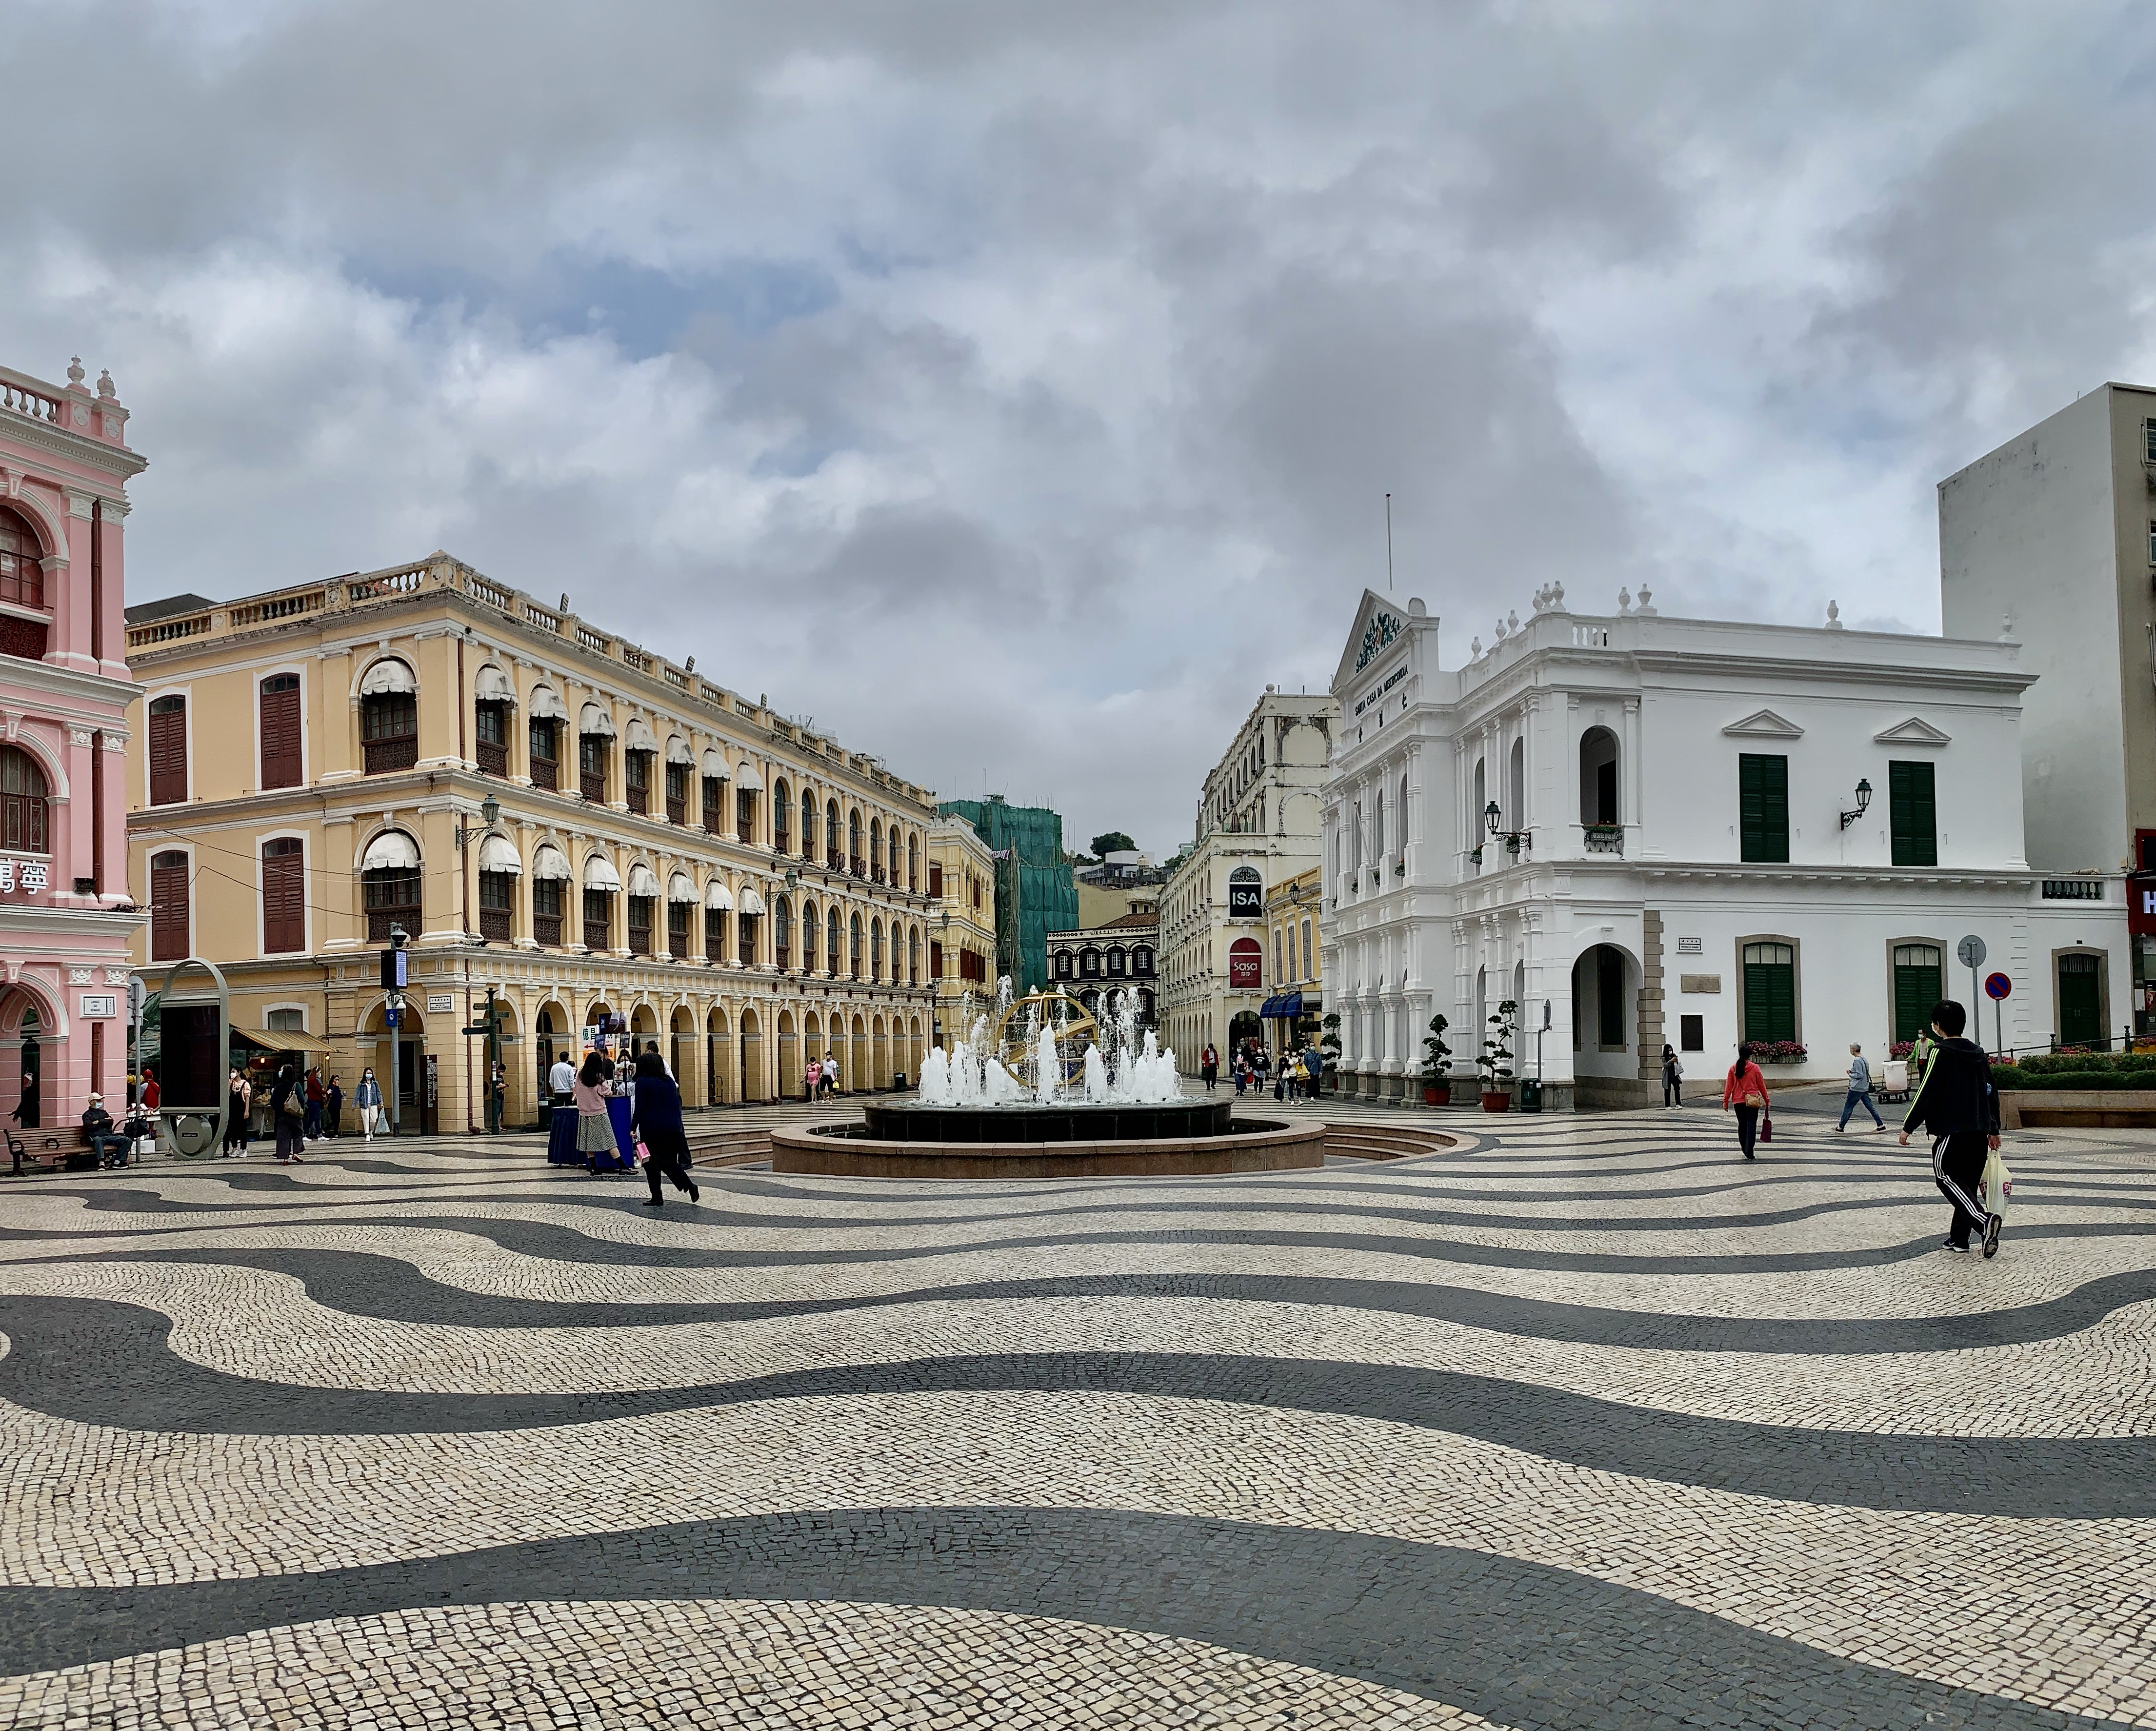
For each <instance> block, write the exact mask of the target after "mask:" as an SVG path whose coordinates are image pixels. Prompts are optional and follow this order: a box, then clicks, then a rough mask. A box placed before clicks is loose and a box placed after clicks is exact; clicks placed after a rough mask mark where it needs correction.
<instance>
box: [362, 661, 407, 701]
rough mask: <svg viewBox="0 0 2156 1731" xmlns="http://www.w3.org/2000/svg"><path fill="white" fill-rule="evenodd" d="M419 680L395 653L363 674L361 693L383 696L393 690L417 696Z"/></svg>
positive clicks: (368, 695) (367, 695)
mask: <svg viewBox="0 0 2156 1731" xmlns="http://www.w3.org/2000/svg"><path fill="white" fill-rule="evenodd" d="M418 690H419V681H418V680H416V679H414V678H413V676H412V670H411V669H410V668H409V667H408V666H406V665H404V664H403V662H402V661H400V660H398V659H397V658H396V657H395V656H394V655H386V656H384V657H383V658H382V660H379V661H377V662H376V663H375V664H374V665H372V667H370V668H368V669H367V671H366V672H365V673H364V674H363V675H361V677H360V681H359V695H360V696H362V697H381V696H387V695H388V694H389V693H391V692H393V691H403V692H405V693H407V694H408V695H413V696H416V695H417V694H418Z"/></svg>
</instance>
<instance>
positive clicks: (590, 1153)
mask: <svg viewBox="0 0 2156 1731" xmlns="http://www.w3.org/2000/svg"><path fill="white" fill-rule="evenodd" d="M612 1080H613V1060H611V1059H610V1058H608V1056H606V1054H605V1053H603V1052H601V1051H598V1050H593V1052H592V1053H591V1055H590V1056H588V1057H587V1058H586V1059H585V1060H584V1067H583V1069H581V1070H579V1071H577V1083H576V1086H575V1087H574V1088H572V1090H571V1091H570V1097H571V1098H572V1100H573V1101H574V1102H575V1104H576V1108H577V1153H580V1154H582V1155H583V1157H584V1164H585V1165H586V1166H587V1167H588V1168H589V1169H591V1170H592V1171H593V1172H597V1171H598V1169H599V1162H598V1157H599V1156H600V1155H601V1154H609V1155H613V1154H619V1153H620V1152H621V1149H620V1146H619V1143H616V1142H615V1141H614V1138H613V1117H612V1116H611V1115H610V1114H609V1113H608V1110H607V1098H608V1093H609V1092H610V1091H609V1090H608V1086H607V1084H608V1082H609V1081H612Z"/></svg>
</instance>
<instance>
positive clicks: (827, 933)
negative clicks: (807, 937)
mask: <svg viewBox="0 0 2156 1731" xmlns="http://www.w3.org/2000/svg"><path fill="white" fill-rule="evenodd" d="M840 935H841V928H840V926H839V910H838V909H837V908H835V907H834V908H833V909H832V910H831V914H830V917H829V919H828V920H826V921H825V922H824V967H826V968H829V970H830V973H831V978H832V979H837V978H838V977H839V939H840Z"/></svg>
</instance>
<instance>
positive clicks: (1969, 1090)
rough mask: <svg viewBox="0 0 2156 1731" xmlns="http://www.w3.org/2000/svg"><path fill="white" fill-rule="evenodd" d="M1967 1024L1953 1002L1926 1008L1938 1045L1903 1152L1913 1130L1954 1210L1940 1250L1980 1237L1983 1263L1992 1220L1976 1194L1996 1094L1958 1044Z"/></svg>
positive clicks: (1994, 1120) (1976, 1057)
mask: <svg viewBox="0 0 2156 1731" xmlns="http://www.w3.org/2000/svg"><path fill="white" fill-rule="evenodd" d="M1968 1020H1969V1019H1968V1016H1967V1014H1965V1013H1964V1012H1963V1009H1962V1007H1961V1005H1959V1004H1956V1003H1955V1002H1954V1001H1953V999H1941V1000H1940V1001H1939V1002H1938V1003H1937V1004H1934V1005H1933V1006H1932V1031H1933V1033H1935V1034H1937V1035H1938V1042H1939V1043H1938V1047H1937V1049H1936V1050H1934V1051H1933V1054H1932V1061H1931V1062H1930V1063H1929V1064H1928V1065H1926V1066H1924V1082H1923V1086H1922V1087H1920V1088H1919V1089H1918V1090H1917V1097H1916V1098H1915V1099H1914V1100H1912V1101H1911V1102H1909V1116H1908V1117H1907V1118H1905V1119H1904V1120H1903V1121H1902V1147H1904V1148H1907V1146H1908V1145H1909V1133H1910V1132H1911V1131H1912V1130H1926V1131H1928V1132H1929V1133H1931V1138H1932V1179H1933V1182H1934V1183H1935V1184H1938V1187H1939V1194H1941V1195H1943V1196H1944V1197H1945V1198H1946V1199H1947V1200H1948V1202H1950V1203H1952V1204H1953V1211H1954V1212H1953V1230H1951V1231H1949V1232H1948V1234H1947V1244H1946V1247H1947V1248H1948V1250H1950V1251H1963V1252H1966V1251H1968V1249H1969V1234H1970V1233H1971V1232H1972V1231H1974V1232H1978V1233H1981V1234H1982V1235H1983V1238H1984V1258H1985V1260H1986V1261H1989V1259H1990V1258H1992V1257H1993V1256H1997V1255H1998V1254H1999V1216H1998V1215H1995V1214H1987V1213H1985V1212H1984V1204H1983V1202H1982V1201H1981V1200H1980V1199H1979V1197H1978V1194H1977V1193H1978V1192H1979V1190H1980V1189H1982V1188H1983V1184H1984V1151H1985V1150H1986V1149H1987V1148H1997V1147H1998V1146H1999V1092H1998V1090H1997V1089H1995V1088H1994V1087H1993V1086H1992V1085H1991V1061H1990V1060H1989V1058H1987V1057H1986V1056H1984V1048H1983V1047H1982V1046H1980V1045H1977V1044H1976V1043H1975V1042H1974V1040H1963V1038H1962V1037H1961V1030H1963V1028H1964V1027H1966V1026H1967V1025H1968Z"/></svg>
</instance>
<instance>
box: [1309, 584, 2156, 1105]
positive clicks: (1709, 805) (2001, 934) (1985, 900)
mask: <svg viewBox="0 0 2156 1731" xmlns="http://www.w3.org/2000/svg"><path fill="white" fill-rule="evenodd" d="M1645 601H1646V595H1645V592H1644V591H1643V592H1642V595H1641V602H1642V604H1641V606H1640V608H1638V609H1633V607H1632V605H1631V602H1630V597H1629V596H1623V597H1621V598H1620V612H1619V613H1618V614H1616V615H1614V617H1609V618H1599V619H1598V618H1588V617H1584V616H1582V615H1579V614H1572V613H1568V612H1567V611H1566V610H1565V609H1564V602H1563V590H1562V588H1553V589H1552V590H1551V591H1548V592H1545V593H1543V594H1542V595H1540V596H1538V597H1537V600H1536V603H1535V609H1534V611H1533V614H1532V616H1531V617H1530V618H1529V619H1527V620H1526V621H1525V622H1523V623H1522V622H1519V621H1517V616H1515V621H1514V624H1513V626H1512V629H1503V628H1501V634H1500V639H1499V641H1498V642H1497V643H1496V645H1494V646H1492V647H1491V648H1489V649H1485V648H1484V647H1483V646H1482V645H1481V641H1480V639H1477V640H1476V643H1475V645H1474V649H1473V653H1472V657H1471V660H1469V661H1468V663H1467V665H1466V666H1464V667H1460V668H1455V669H1450V670H1447V669H1445V668H1443V667H1441V666H1440V665H1439V658H1438V622H1437V620H1436V619H1435V618H1432V617H1430V616H1429V614H1427V612H1426V610H1425V609H1424V605H1423V604H1422V602H1421V601H1419V600H1405V601H1403V600H1399V599H1396V598H1393V597H1391V596H1389V595H1383V594H1379V593H1376V592H1374V591H1365V592H1364V594H1363V601H1362V604H1361V607H1360V608H1359V609H1358V612H1357V614H1356V617H1355V623H1354V629H1353V632H1352V633H1351V634H1350V635H1349V638H1348V641H1347V650H1346V652H1345V653H1344V654H1343V655H1342V657H1341V660H1340V665H1339V670H1338V672H1337V674H1336V675H1335V676H1334V679H1333V683H1332V691H1333V694H1334V696H1337V698H1338V699H1339V700H1340V705H1341V712H1340V718H1339V721H1338V722H1337V723H1336V724H1335V736H1334V740H1335V742H1334V750H1333V756H1332V774H1331V777H1330V778H1329V779H1328V780H1327V783H1326V788H1325V799H1324V817H1323V824H1324V830H1323V841H1322V858H1323V870H1324V886H1323V912H1322V934H1323V948H1324V974H1325V979H1326V989H1327V998H1328V1002H1329V1004H1331V1006H1332V1008H1334V1009H1337V1010H1338V1011H1339V1013H1340V1015H1341V1023H1342V1025H1341V1030H1340V1033H1341V1037H1342V1056H1341V1072H1342V1073H1341V1087H1342V1092H1343V1093H1347V1092H1355V1093H1358V1094H1362V1095H1364V1096H1366V1097H1377V1098H1395V1097H1399V1096H1401V1095H1402V1094H1404V1093H1405V1092H1409V1090H1411V1089H1413V1088H1414V1086H1415V1073H1416V1071H1417V1070H1418V1068H1419V1061H1420V1057H1421V1050H1422V1046H1421V1041H1422V1036H1423V1034H1424V1030H1425V1028H1426V1027H1427V1025H1428V1024H1429V1021H1430V1017H1431V1016H1432V1015H1433V1014H1444V1015H1446V1016H1448V1017H1449V1018H1450V1021H1451V1028H1450V1030H1449V1032H1448V1033H1447V1035H1446V1036H1445V1037H1446V1039H1447V1040H1449V1041H1450V1044H1451V1045H1452V1047H1453V1049H1454V1052H1455V1059H1454V1071H1455V1074H1457V1075H1460V1076H1468V1075H1471V1074H1472V1065H1473V1061H1474V1058H1475V1055H1476V1050H1478V1048H1479V1045H1480V1041H1481V1030H1483V1028H1484V1027H1485V1026H1486V1018H1487V1017H1488V1016H1489V1015H1490V1014H1491V1013H1492V1012H1493V1011H1494V1010H1495V1009H1496V1008H1497V1006H1498V1005H1499V1004H1501V1002H1502V1001H1504V1000H1506V999H1512V1000H1514V1001H1516V1002H1517V1003H1518V1004H1519V1005H1520V1010H1519V1016H1518V1019H1519V1023H1520V1026H1521V1029H1522V1034H1521V1038H1520V1040H1519V1042H1518V1048H1517V1052H1518V1055H1517V1056H1516V1058H1515V1060H1514V1068H1515V1069H1516V1070H1517V1071H1518V1072H1519V1073H1521V1074H1522V1075H1532V1074H1534V1073H1535V1069H1536V1063H1537V1040H1536V1038H1535V1035H1534V1030H1535V1029H1536V1028H1537V1027H1539V1026H1540V1025H1542V1024H1543V1020H1544V1014H1545V1005H1547V1007H1548V1009H1547V1014H1548V1032H1547V1033H1546V1034H1544V1035H1543V1037H1542V1039H1541V1040H1540V1042H1539V1045H1540V1064H1541V1074H1542V1076H1543V1080H1544V1081H1545V1084H1546V1086H1547V1087H1548V1090H1549V1102H1550V1104H1552V1105H1553V1106H1555V1107H1562V1106H1564V1105H1568V1104H1575V1103H1576V1104H1578V1105H1581V1106H1614V1105H1625V1104H1633V1103H1638V1102H1644V1101H1645V1100H1647V1099H1649V1098H1650V1097H1658V1084H1657V1081H1656V1078H1657V1077H1658V1075H1659V1060H1660V1056H1661V1048H1662V1045H1663V1043H1664V1042H1665V1041H1667V1042H1668V1043H1669V1044H1670V1045H1674V1046H1677V1047H1679V1048H1680V1049H1681V1050H1682V1051H1683V1052H1684V1053H1685V1054H1686V1059H1685V1063H1686V1076H1687V1080H1688V1081H1689V1082H1690V1084H1691V1086H1692V1088H1693V1089H1694V1091H1695V1092H1698V1091H1701V1090H1702V1089H1703V1088H1705V1087H1707V1086H1711V1085H1712V1083H1713V1082H1715V1081H1718V1078H1719V1077H1720V1076H1721V1073H1722V1071H1723V1070H1724V1069H1725V1068H1726V1067H1727V1065H1728V1063H1729V1061H1730V1058H1731V1056H1732V1050H1733V1049H1734V1047H1735V1046H1736V1045H1737V1043H1738V1041H1739V1040H1753V1041H1782V1042H1791V1043H1794V1044H1796V1045H1803V1046H1804V1047H1805V1048H1807V1049H1808V1056H1806V1057H1804V1059H1802V1060H1800V1061H1797V1062H1795V1063H1794V1064H1793V1065H1792V1066H1790V1067H1789V1068H1787V1069H1784V1070H1783V1071H1779V1072H1774V1073H1778V1074H1780V1075H1783V1076H1792V1077H1794V1076H1804V1077H1817V1078H1825V1077H1830V1076H1835V1075H1837V1074H1839V1073H1840V1071H1841V1070H1842V1068H1843V1067H1844V1066H1845V1063H1846V1061H1847V1056H1846V1054H1847V1047H1848V1045H1849V1043H1850V1042H1851V1041H1852V1040H1858V1041H1861V1042H1862V1043H1863V1045H1864V1047H1865V1050H1866V1051H1867V1052H1868V1053H1869V1054H1870V1055H1871V1056H1872V1058H1873V1059H1874V1061H1875V1062H1876V1061H1877V1060H1879V1059H1880V1058H1881V1057H1882V1056H1884V1054H1885V1051H1886V1048H1887V1047H1888V1045H1890V1044H1891V1042H1892V1041H1893V1040H1896V1039H1897V1038H1906V1037H1908V1036H1909V1035H1912V1034H1913V1033H1914V1032H1915V1031H1916V1030H1917V1028H1918V1027H1919V1026H1920V1025H1921V1024H1922V1017H1923V1013H1924V1012H1925V1011H1927V1010H1928V1009H1929V1007H1930V1004H1931V1003H1932V1002H1933V1000H1934V999H1936V998H1937V997H1938V996H1940V995H1948V996H1953V997H1956V998H1960V999H1963V1000H1964V1001H1965V1000H1966V999H1968V998H1969V971H1968V969H1967V968H1964V967H1963V966H1962V965H1961V964H1960V963H1958V961H1957V960H1956V957H1955V951H1956V946H1957V945H1958V943H1959V941H1960V940H1961V939H1962V938H1963V937H1964V936H1967V935H1974V936H1976V937H1979V938H1981V939H1982V940H1983V942H1984V945H1985V947H1986V949H1987V951H1988V956H1987V959H1986V961H1985V963H1984V968H1983V970H1982V971H1983V973H1985V974H1989V973H1994V972H1997V973H2004V974H2005V975H2006V976H2007V978H2008V979H2009V980H2010V982H2011V987H2012V990H2011V995H2010V997H2009V998H2008V999H2007V1000H2006V1002H2005V1007H2004V1025H2003V1029H2002V1030H2001V1032H2002V1033H2003V1035H2004V1039H2005V1044H2007V1045H2010V1046H2018V1047H2024V1048H2025V1047H2030V1046H2042V1045H2046V1044H2048V1043H2050V1042H2051V1041H2052V1040H2100V1039H2102V1038H2105V1037H2106V1036H2107V1035H2112V1036H2116V1035H2117V1032H2118V1030H2119V1028H2120V1026H2121V1025H2123V1023H2124V1022H2125V1020H2126V1019H2127V1016H2128V1006H2127V1004H2126V999H2125V986H2124V984H2123V983H2124V982H2125V981H2126V980H2127V979H2128V978H2129V977H2130V976H2129V973H2128V961H2127V937H2126V917H2125V907H2124V901H2123V878H2122V876H2120V875H2119V874H2117V873H2112V874H2108V875H2082V876H2073V877H2069V878H2064V879H2051V880H2048V881H2047V880H2046V879H2045V878H2043V877H2042V876H2040V875H2038V874H2036V873H2035V872H2032V871H2030V869H2029V866H2028V862H2027V858H2026V851H2025V846H2024V843H2023V839H2022V807H2021V773H2020V763H2021V742H2020V717H2021V701H2022V694H2023V692H2024V691H2025V690H2026V689H2027V688H2028V686H2030V684H2031V683H2032V681H2033V680H2034V678H2035V675H2033V674H2032V673H2030V671H2029V670H2027V669H2026V667H2025V665H2023V661H2022V656H2021V650H2020V645H2018V644H2017V643H2015V642H2012V641H2004V640H2002V641H1997V642H1974V641H1967V640H1956V639H1943V638H1935V637H1917V636H1909V635H1900V634H1885V633H1875V632H1860V631H1848V630H1844V629H1841V628H1840V625H1839V624H1837V623H1835V621H1834V620H1832V619H1830V621H1829V623H1828V624H1827V625H1826V626H1825V627H1824V628H1821V629H1802V628H1795V627H1789V626H1775V625H1757V624H1732V623H1724V622H1719V621H1712V620H1706V619H1665V618H1662V617H1661V616H1659V615H1658V614H1655V611H1654V609H1652V608H1651V607H1649V606H1647V605H1645ZM1993 1025H1994V1016H1993V1012H1992V1009H1991V1006H1990V1004H1989V1001H1988V1000H1987V1001H1986V1002H1985V1004H1984V1013H1983V1026H1982V1034H1983V1037H1984V1040H1985V1043H1986V1044H1987V1045H1989V1044H1992V1043H1993V1040H1994V1027H1993Z"/></svg>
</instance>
